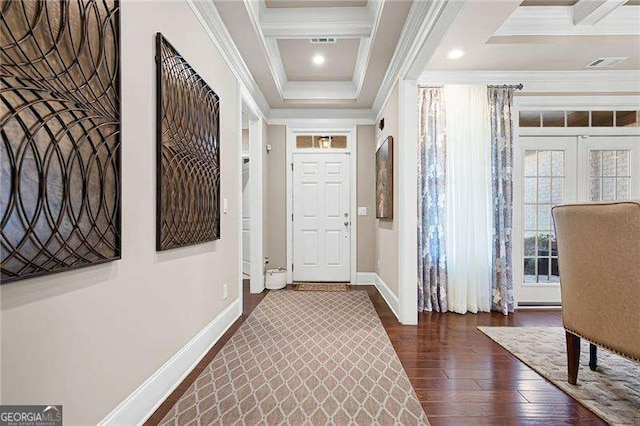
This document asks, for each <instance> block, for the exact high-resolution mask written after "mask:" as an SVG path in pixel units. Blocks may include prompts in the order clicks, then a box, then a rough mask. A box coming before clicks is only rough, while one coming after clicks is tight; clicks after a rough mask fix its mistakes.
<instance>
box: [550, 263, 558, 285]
mask: <svg viewBox="0 0 640 426" xmlns="http://www.w3.org/2000/svg"><path fill="white" fill-rule="evenodd" d="M550 281H551V282H552V283H559V282H560V270H559V269H558V258H557V257H552V258H551V280H550Z"/></svg>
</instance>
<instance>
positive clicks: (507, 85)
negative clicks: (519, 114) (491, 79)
mask: <svg viewBox="0 0 640 426" xmlns="http://www.w3.org/2000/svg"><path fill="white" fill-rule="evenodd" d="M487 87H499V88H503V89H509V88H512V89H516V90H522V88H523V87H524V86H523V85H522V83H520V84H496V85H488V86H487Z"/></svg>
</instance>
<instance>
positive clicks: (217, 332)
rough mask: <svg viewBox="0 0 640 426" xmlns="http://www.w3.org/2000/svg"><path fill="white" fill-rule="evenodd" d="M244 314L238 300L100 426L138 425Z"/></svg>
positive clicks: (122, 403)
mask: <svg viewBox="0 0 640 426" xmlns="http://www.w3.org/2000/svg"><path fill="white" fill-rule="evenodd" d="M240 315H242V304H241V301H240V299H237V300H236V301H234V302H233V303H231V305H229V306H228V307H227V308H226V309H225V310H224V311H222V312H221V313H220V314H219V315H218V316H217V317H215V318H214V319H213V321H211V322H210V323H209V324H208V325H207V326H206V327H205V328H203V329H202V330H201V331H200V332H199V333H198V334H197V335H196V336H195V337H194V338H193V339H191V341H190V342H189V343H187V344H186V345H185V346H184V347H182V349H180V350H179V351H178V352H177V353H176V354H175V355H173V356H172V357H171V359H170V360H169V361H167V362H166V363H165V364H164V365H163V366H162V367H160V368H159V369H158V370H157V371H156V372H155V373H153V374H152V375H151V377H149V378H148V379H147V380H146V381H145V382H144V383H143V384H141V385H140V386H139V387H138V388H137V389H136V390H135V391H133V393H132V394H131V395H129V396H128V397H127V398H126V399H125V400H124V401H122V402H121V403H120V405H118V406H117V407H116V408H115V409H114V410H113V411H112V412H111V413H109V414H108V415H107V416H106V417H105V418H104V419H102V421H101V422H100V423H99V424H100V425H139V424H142V423H143V422H144V421H145V420H147V419H148V418H149V416H151V415H152V414H153V412H154V411H155V410H156V409H157V408H158V407H159V406H160V404H162V402H163V401H164V400H165V399H166V398H167V397H168V396H169V395H170V394H171V392H173V391H174V390H175V388H176V387H177V386H178V385H179V384H180V383H181V382H182V380H184V378H185V377H186V376H187V375H188V374H189V373H190V372H191V370H193V369H194V367H195V366H196V365H197V364H198V362H200V360H201V359H202V357H204V356H205V355H206V353H207V352H208V351H209V349H211V347H212V346H213V345H214V344H215V343H216V342H217V341H218V340H219V339H220V337H222V335H223V334H224V333H225V332H226V331H227V330H228V329H229V327H231V325H232V324H233V323H234V322H235V321H236V319H238V318H239V317H240Z"/></svg>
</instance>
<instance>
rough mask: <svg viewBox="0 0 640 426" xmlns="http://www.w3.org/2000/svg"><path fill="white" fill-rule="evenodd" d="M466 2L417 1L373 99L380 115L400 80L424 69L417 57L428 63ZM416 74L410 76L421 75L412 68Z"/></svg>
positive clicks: (374, 107)
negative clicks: (417, 62)
mask: <svg viewBox="0 0 640 426" xmlns="http://www.w3.org/2000/svg"><path fill="white" fill-rule="evenodd" d="M463 5H464V1H458V0H433V1H414V2H413V4H412V5H411V9H410V10H409V15H408V16H407V20H406V21H405V25H404V27H403V28H402V32H401V33H400V38H399V40H398V44H397V45H396V50H395V52H394V54H393V57H392V58H391V62H390V63H389V67H388V68H387V72H386V73H385V75H384V78H383V79H382V83H381V84H380V88H379V89H378V93H377V95H376V97H375V100H374V102H373V107H372V110H373V111H375V112H376V114H375V115H376V116H377V115H379V114H380V111H381V110H382V108H383V107H384V105H385V104H386V102H387V100H388V98H389V96H390V94H391V91H392V90H393V87H394V86H395V84H396V82H397V80H398V79H404V78H405V77H406V76H407V75H406V74H407V72H408V71H409V69H410V68H419V69H420V70H422V69H423V68H424V65H420V64H418V65H417V66H416V65H414V63H415V62H416V59H417V58H418V57H420V60H421V62H424V64H426V62H427V61H428V59H429V58H430V57H431V54H432V53H433V51H434V50H435V47H437V45H438V44H439V43H440V40H441V39H442V37H443V36H444V34H445V32H446V29H447V28H448V27H449V24H451V22H453V19H454V18H455V16H456V15H457V13H458V11H459V10H460V9H461V8H462V6H463ZM427 42H428V44H427ZM412 73H413V74H416V75H415V76H413V75H412V76H409V77H410V78H415V77H417V74H418V72H417V71H414V70H413V69H412Z"/></svg>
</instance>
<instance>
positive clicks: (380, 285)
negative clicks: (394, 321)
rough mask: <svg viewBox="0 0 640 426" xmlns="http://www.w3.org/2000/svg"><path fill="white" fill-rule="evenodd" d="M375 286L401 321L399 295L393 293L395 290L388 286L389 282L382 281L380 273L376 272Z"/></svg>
mask: <svg viewBox="0 0 640 426" xmlns="http://www.w3.org/2000/svg"><path fill="white" fill-rule="evenodd" d="M375 286H376V288H377V289H378V291H379V292H380V294H381V295H382V298H383V299H384V300H385V302H387V305H389V308H390V309H391V311H392V312H393V314H394V315H395V316H396V318H398V321H400V316H399V315H398V309H399V308H400V302H399V301H398V296H396V295H395V294H393V291H391V289H390V288H389V286H387V284H386V283H385V282H384V281H382V278H380V276H379V275H378V274H376V283H375Z"/></svg>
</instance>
